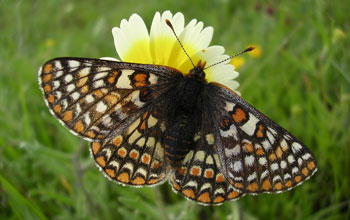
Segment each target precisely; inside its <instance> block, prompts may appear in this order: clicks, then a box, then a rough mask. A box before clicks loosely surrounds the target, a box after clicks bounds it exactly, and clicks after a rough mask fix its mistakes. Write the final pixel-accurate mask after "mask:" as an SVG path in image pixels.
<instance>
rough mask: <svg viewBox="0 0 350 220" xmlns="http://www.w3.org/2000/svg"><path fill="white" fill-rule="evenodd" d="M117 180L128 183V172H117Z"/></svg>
mask: <svg viewBox="0 0 350 220" xmlns="http://www.w3.org/2000/svg"><path fill="white" fill-rule="evenodd" d="M117 180H119V181H120V182H122V183H129V182H130V179H129V174H128V173H127V172H123V173H121V174H119V176H118V178H117Z"/></svg>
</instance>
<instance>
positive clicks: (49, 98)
mask: <svg viewBox="0 0 350 220" xmlns="http://www.w3.org/2000/svg"><path fill="white" fill-rule="evenodd" d="M47 101H49V102H50V103H53V102H54V101H55V96H53V95H52V94H50V95H49V96H48V97H47Z"/></svg>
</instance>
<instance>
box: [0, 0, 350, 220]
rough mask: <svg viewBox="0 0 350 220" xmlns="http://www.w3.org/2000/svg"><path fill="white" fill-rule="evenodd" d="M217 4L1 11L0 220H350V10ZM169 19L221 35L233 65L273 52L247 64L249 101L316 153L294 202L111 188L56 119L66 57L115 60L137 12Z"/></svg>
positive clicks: (11, 5) (52, 4)
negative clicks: (54, 61)
mask: <svg viewBox="0 0 350 220" xmlns="http://www.w3.org/2000/svg"><path fill="white" fill-rule="evenodd" d="M213 2H215V5H214V6H213V5H212V4H213V3H211V1H201V0H191V1H183V2H182V1H170V0H169V1H161V2H156V1H152V0H147V1H133V2H130V3H125V2H124V1H112V0H111V1H98V2H97V1H92V0H87V1H81V3H79V4H78V3H73V2H71V1H68V0H65V1H54V0H48V1H16V0H14V1H4V0H0V70H1V72H0V126H1V127H0V219H142V220H145V219H235V220H236V219H307V220H316V219H327V220H331V219H347V218H348V219H349V218H350V217H349V216H350V211H349V206H350V201H349V198H350V188H349V185H350V181H349V180H350V175H349V174H350V160H349V156H350V149H349V148H350V147H349V146H350V129H349V116H350V113H349V110H350V109H349V108H350V72H349V69H350V41H349V39H350V38H349V33H350V32H349V30H350V28H349V27H350V26H349V21H350V16H349V11H350V4H347V3H346V2H345V1H321V0H318V1H316V0H315V1H306V0H305V1H298V2H296V1H293V2H292V1H283V2H281V3H279V1H269V3H261V4H260V6H261V8H260V9H259V7H257V6H258V5H257V2H254V1H250V2H247V1H244V2H243V1H232V2H230V1H219V0H217V1H213ZM269 7H270V8H271V9H273V11H274V13H272V14H268V13H266V10H267V8H269ZM167 9H170V10H171V11H172V12H177V11H181V12H183V13H184V14H185V17H186V19H187V21H189V20H190V19H192V18H197V19H198V20H202V21H204V23H205V25H211V26H213V27H214V29H215V32H214V38H213V44H218V45H223V46H224V47H225V48H226V50H227V53H229V54H234V53H235V52H237V51H239V50H242V49H244V48H245V47H246V46H247V45H249V44H252V43H254V44H257V45H260V46H261V47H262V49H263V51H262V56H261V57H259V58H258V59H253V58H251V57H250V56H248V55H243V57H244V58H245V60H246V63H245V64H244V66H242V67H241V68H240V69H239V72H240V73H241V75H240V77H239V79H238V80H239V82H240V83H241V87H240V91H241V92H242V95H243V97H244V98H245V99H246V100H247V101H248V102H249V103H251V104H252V105H253V106H255V107H256V108H257V109H259V110H261V111H262V112H264V113H265V114H267V115H268V116H269V117H270V118H272V119H273V120H275V121H276V122H278V123H279V124H280V125H282V126H283V127H285V128H286V129H287V130H289V131H290V132H291V133H293V134H294V135H295V136H297V137H298V138H300V139H301V140H303V142H304V143H305V144H306V145H307V146H309V148H310V149H311V150H312V151H313V152H314V154H315V156H316V158H317V160H318V165H319V171H318V172H317V173H316V175H315V176H313V177H312V178H311V179H310V180H308V181H307V182H305V183H304V184H303V185H302V186H299V187H297V188H295V189H293V190H292V191H289V192H286V193H283V194H264V195H260V196H256V197H255V196H245V197H244V198H241V199H240V200H238V202H226V203H224V204H223V205H221V206H214V207H208V206H200V205H196V204H195V203H193V202H189V201H187V200H185V199H184V198H183V197H181V196H178V195H176V194H174V193H173V192H172V191H171V188H170V186H169V185H168V184H167V183H166V184H163V185H161V186H158V187H154V188H131V187H122V186H120V185H116V184H114V183H112V182H110V181H108V180H107V179H105V178H104V177H103V175H102V174H101V173H100V172H99V171H98V169H97V168H96V167H95V165H94V162H93V159H91V158H90V156H89V153H88V146H87V143H86V142H85V141H82V140H81V139H80V138H77V137H74V136H73V135H71V134H70V133H69V132H68V131H67V130H66V129H65V128H63V126H61V125H60V124H59V123H58V121H57V120H56V119H54V118H53V117H52V116H51V115H50V113H49V111H48V109H47V108H46V106H45V104H44V102H43V98H42V95H41V92H40V90H39V87H38V82H37V70H38V67H39V66H40V65H42V64H43V63H44V62H45V61H47V60H49V59H51V58H54V57H59V56H78V57H94V58H98V57H102V56H112V57H113V56H114V57H115V56H116V52H115V49H114V45H113V39H112V35H111V28H112V27H114V26H119V23H120V20H121V19H122V18H128V17H129V16H130V15H131V14H132V13H138V14H140V15H141V16H142V17H143V18H144V19H145V21H146V23H147V24H148V25H150V23H151V21H152V18H153V15H154V13H155V11H157V10H159V11H163V10H167ZM342 33H343V34H344V36H343V35H342ZM50 44H51V45H50Z"/></svg>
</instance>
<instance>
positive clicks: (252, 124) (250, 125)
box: [241, 113, 259, 136]
mask: <svg viewBox="0 0 350 220" xmlns="http://www.w3.org/2000/svg"><path fill="white" fill-rule="evenodd" d="M258 121H259V119H257V118H256V117H255V116H254V115H253V114H251V113H249V120H248V121H247V122H246V123H245V124H244V125H242V126H241V129H242V130H243V131H244V132H245V133H247V134H248V135H249V136H252V135H253V134H254V131H255V128H256V123H258Z"/></svg>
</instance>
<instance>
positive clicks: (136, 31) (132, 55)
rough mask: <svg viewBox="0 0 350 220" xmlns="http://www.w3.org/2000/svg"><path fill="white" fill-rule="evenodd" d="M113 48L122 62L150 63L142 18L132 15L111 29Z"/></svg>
mask: <svg viewBox="0 0 350 220" xmlns="http://www.w3.org/2000/svg"><path fill="white" fill-rule="evenodd" d="M112 33H113V37H114V44H115V48H116V50H117V52H118V55H119V57H120V58H121V60H123V61H124V62H135V63H152V57H151V53H150V50H149V35H148V31H147V28H146V25H145V23H144V22H143V20H142V18H141V17H140V16H139V15H137V14H133V15H131V16H130V18H129V21H127V20H126V19H123V20H122V21H121V23H120V28H118V27H115V28H113V29H112Z"/></svg>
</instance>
